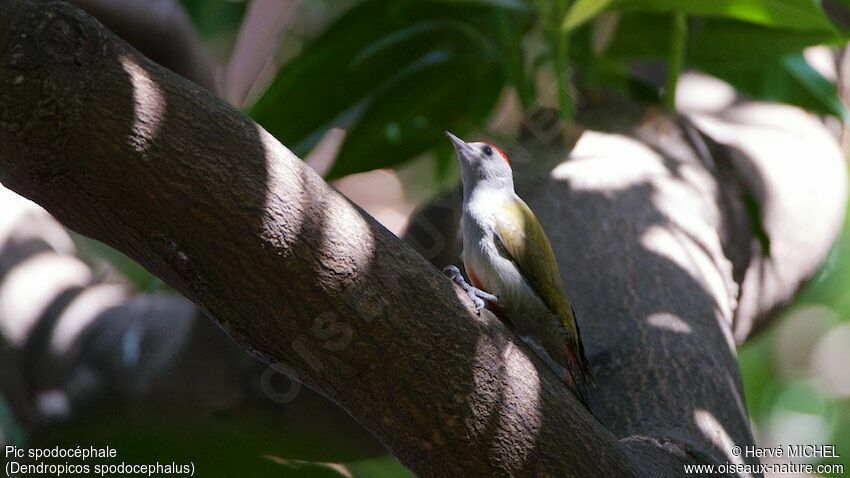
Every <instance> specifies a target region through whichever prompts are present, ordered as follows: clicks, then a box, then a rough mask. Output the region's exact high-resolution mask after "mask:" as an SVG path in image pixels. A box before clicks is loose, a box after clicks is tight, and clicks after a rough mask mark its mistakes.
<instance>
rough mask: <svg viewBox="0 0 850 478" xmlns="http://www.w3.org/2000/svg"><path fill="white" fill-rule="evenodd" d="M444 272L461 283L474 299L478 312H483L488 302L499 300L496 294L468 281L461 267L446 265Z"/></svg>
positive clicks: (458, 283) (467, 293)
mask: <svg viewBox="0 0 850 478" xmlns="http://www.w3.org/2000/svg"><path fill="white" fill-rule="evenodd" d="M443 274H445V275H446V276H448V278H449V279H451V280H452V282H454V283H455V284H457V285H459V286H460V288H461V289H463V290H464V292H466V295H467V296H469V299H470V300H472V303H473V304H474V305H475V312H476V313H478V314H481V309H483V308H484V306H486V305H487V303H488V302H490V303H493V304H497V303H498V302H499V298H498V297H496V296H495V295H493V294H491V293H489V292H487V291H483V290H481V289H478V288H476V287H474V286H473V285H472V284H470V283H469V282H466V279H464V278H463V274H461V273H460V269H458V268H457V267H456V266H448V267H446V268H445V269H443Z"/></svg>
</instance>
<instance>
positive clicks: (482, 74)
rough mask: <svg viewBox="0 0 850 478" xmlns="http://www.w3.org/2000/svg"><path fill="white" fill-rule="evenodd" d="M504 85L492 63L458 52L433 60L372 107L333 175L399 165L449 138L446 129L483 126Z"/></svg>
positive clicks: (352, 132)
mask: <svg viewBox="0 0 850 478" xmlns="http://www.w3.org/2000/svg"><path fill="white" fill-rule="evenodd" d="M504 85H505V79H504V76H503V74H502V70H501V69H500V68H499V66H498V64H496V63H493V62H491V63H486V62H481V61H476V58H474V57H470V56H457V57H452V58H447V59H446V60H445V61H442V62H434V63H431V64H428V65H427V67H425V68H423V69H421V70H419V71H417V73H416V74H415V75H409V76H408V77H406V78H405V79H404V80H402V81H400V82H399V83H398V84H397V85H395V86H394V87H393V88H391V89H389V90H388V91H386V92H385V93H384V94H382V95H381V96H380V97H378V98H377V99H376V100H375V101H374V102H373V103H372V104H370V105H369V107H368V108H367V109H366V111H365V112H364V113H363V115H362V118H361V119H360V120H359V121H358V122H357V124H356V125H355V126H354V127H353V128H352V129H351V130H350V131H349V133H348V135H347V137H346V140H345V142H344V144H343V146H342V150H341V151H340V154H339V158H338V159H337V161H336V163H335V164H334V165H333V167H332V168H331V171H330V172H329V173H328V178H329V179H332V178H338V177H341V176H345V175H348V174H353V173H358V172H363V171H369V170H373V169H378V168H388V167H393V166H397V165H399V164H401V163H403V162H404V161H406V160H408V159H410V158H413V157H415V156H417V155H420V154H422V153H424V152H426V151H428V150H430V149H431V148H433V147H434V146H435V145H438V144H440V143H441V142H444V141H446V138H445V133H444V131H445V130H446V129H452V130H456V131H459V132H461V133H462V132H464V131H468V130H469V129H471V128H472V127H475V126H477V125H480V124H481V122H482V121H483V120H484V119H485V118H486V117H487V116H488V115H489V113H490V111H491V110H492V108H493V106H494V105H495V103H496V100H497V99H498V96H499V92H500V91H501V90H502V88H503V87H504Z"/></svg>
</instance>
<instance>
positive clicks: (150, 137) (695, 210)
mask: <svg viewBox="0 0 850 478" xmlns="http://www.w3.org/2000/svg"><path fill="white" fill-rule="evenodd" d="M0 85H2V88H0V181H2V182H3V184H4V185H6V186H8V187H10V188H11V189H13V190H15V191H17V192H18V193H20V194H22V195H24V196H26V197H29V198H31V199H33V200H34V201H36V202H37V203H39V204H40V205H42V206H44V207H45V208H46V209H47V210H48V211H50V212H51V213H52V214H54V215H55V216H56V217H57V218H59V219H60V220H61V221H62V222H63V223H65V224H66V225H68V226H70V227H71V228H73V229H75V230H77V231H79V232H82V233H83V234H86V235H89V236H92V237H95V238H97V239H100V240H103V241H104V242H106V243H108V244H110V245H113V246H114V247H116V248H118V249H120V250H122V251H124V252H126V253H128V254H129V255H130V256H131V257H133V258H134V259H136V260H138V261H139V262H140V263H142V264H143V265H145V266H146V267H148V268H149V269H150V270H152V271H154V272H155V273H157V274H158V275H159V276H160V277H162V278H163V279H164V280H166V281H167V282H168V283H169V284H171V285H172V286H174V287H175V288H177V289H178V290H180V291H181V292H182V293H184V294H185V295H186V297H188V298H189V299H191V300H192V301H194V302H195V303H196V304H198V305H199V306H200V307H202V308H203V309H204V310H205V311H206V312H208V313H209V314H210V315H211V316H212V317H213V318H215V320H217V321H218V322H219V323H220V324H221V325H222V326H223V327H224V328H225V329H226V330H227V331H228V332H229V333H230V334H231V335H232V336H233V337H234V338H235V339H236V340H237V342H239V343H240V344H242V346H243V347H245V348H246V349H247V350H249V351H251V352H252V353H253V354H255V355H256V356H258V357H260V358H262V359H263V360H266V361H268V362H272V363H280V364H281V366H283V367H286V370H288V371H289V373H292V374H295V375H296V376H297V377H298V378H299V379H300V380H302V381H303V382H304V383H306V384H307V385H308V386H310V387H311V388H313V389H315V390H317V391H319V392H320V393H322V394H324V395H326V396H328V397H330V398H331V399H333V400H334V401H335V402H336V403H337V404H339V405H340V406H341V407H342V408H343V409H345V410H346V411H347V412H348V413H350V414H351V415H352V416H353V417H354V418H355V419H357V420H358V421H359V422H360V423H361V424H362V425H363V426H364V427H365V428H366V429H367V430H369V431H370V432H372V433H373V434H374V435H375V436H376V437H377V438H378V439H379V440H381V442H382V443H384V444H385V445H386V446H387V448H388V449H389V450H390V451H391V452H393V453H394V454H395V455H396V456H398V457H399V458H400V459H401V461H402V462H403V463H404V464H406V465H407V466H409V467H410V468H411V469H412V470H413V471H415V472H417V473H418V474H421V475H423V476H493V475H502V474H512V475H525V476H631V475H642V476H679V475H680V474H681V473H682V468H681V464H682V463H691V462H725V461H728V460H734V457H731V456H729V449H730V447H731V446H732V444H738V445H741V446H745V445H748V444H751V443H752V437H751V436H750V432H749V427H748V423H747V417H746V412H745V408H744V403H743V399H742V394H741V390H740V377H739V374H738V371H737V365H736V361H735V353H734V342H733V339H732V333H731V325H732V320H733V317H734V315H735V314H736V311H737V301H736V299H737V297H738V294H739V293H738V286H739V285H740V284H741V283H742V282H741V281H740V280H739V277H741V276H742V274H741V273H740V272H736V271H738V270H740V267H739V266H738V264H745V265H746V264H749V263H751V259H752V257H753V253H752V249H751V248H750V246H751V245H752V241H751V239H752V238H753V237H754V236H756V235H757V234H754V233H753V232H752V229H751V224H752V223H751V221H750V216H748V215H747V213H746V212H744V211H746V208H745V207H741V204H742V199H741V197H740V194H739V193H740V192H741V191H742V190H750V189H748V188H750V186H746V185H745V186H742V185H741V184H738V183H737V182H736V181H735V180H733V179H730V178H729V177H727V176H724V173H723V170H722V169H721V168H722V167H721V166H718V165H712V164H707V163H706V158H705V157H702V156H700V155H696V154H694V153H693V151H694V148H691V147H683V146H682V145H688V144H690V143H689V142H688V141H689V140H688V133H687V132H688V128H679V127H678V126H677V125H676V124H675V123H672V122H670V121H668V120H666V119H665V118H663V117H661V116H653V117H651V118H649V119H650V121H648V122H643V121H640V122H638V124H641V125H643V126H641V127H639V128H631V129H630V130H629V131H630V135H631V137H628V136H625V135H622V134H621V135H612V134H604V133H590V134H586V135H585V136H584V137H583V138H582V140H581V141H580V142H579V144H578V145H577V146H576V149H575V151H574V152H573V154H572V159H571V160H570V161H566V162H563V161H559V160H558V158H559V157H560V158H563V154H562V153H563V152H561V154H560V156H559V155H558V154H554V155H553V157H554V159H553V162H552V164H551V165H547V164H544V166H546V167H544V168H536V169H537V171H538V172H536V173H533V174H532V173H529V174H528V175H527V177H525V178H524V179H523V180H522V181H521V182H522V185H523V187H522V190H523V191H526V192H527V193H528V194H526V196H527V198H528V199H529V202H530V203H531V205H532V207H533V208H534V209H535V210H537V211H538V212H539V215H540V219H541V221H542V222H543V223H544V226H546V227H547V230H548V231H549V233H550V236H551V238H552V240H553V243H554V244H555V246H556V250H557V251H558V253H559V261H560V265H561V268H562V271H564V272H565V274H564V280H565V283H566V285H567V287H568V289H569V290H570V292H571V293H572V295H573V296H574V297H575V300H576V309H577V312H578V314H579V317H580V320H581V323H582V328H583V331H584V334H585V336H586V340H587V344H586V348H587V350H588V352H589V355H590V359H591V362H592V363H593V364H594V368H595V371H596V374H597V377H598V385H597V387H596V388H595V389H594V390H593V397H594V399H595V401H596V402H597V410H596V412H597V416H598V420H597V419H595V418H594V417H592V416H590V415H589V414H588V413H587V411H586V410H584V409H583V408H582V407H581V406H580V405H579V404H578V402H577V401H576V400H575V399H574V398H573V397H572V396H571V395H570V394H569V393H568V392H567V391H566V390H565V388H564V387H563V385H562V384H561V383H559V382H558V380H557V379H556V377H554V376H553V375H552V374H551V373H549V372H547V371H546V369H545V367H541V366H540V364H539V363H537V361H536V360H535V359H534V358H533V355H532V354H530V353H528V351H527V350H526V349H525V348H524V347H523V346H522V345H521V344H520V343H519V342H518V341H517V340H516V338H515V337H514V336H513V335H512V334H511V332H510V331H509V330H508V329H507V328H506V327H505V326H504V325H503V324H501V323H500V322H499V321H498V320H496V319H495V318H494V317H492V316H490V315H489V314H485V315H482V316H480V317H478V316H476V315H475V314H474V313H471V312H470V307H469V306H470V304H469V303H468V301H467V300H466V299H465V298H464V297H463V294H462V293H461V292H460V291H459V290H456V289H454V288H453V287H452V285H451V283H450V282H449V281H448V280H446V279H445V278H444V277H442V275H441V274H440V273H439V272H438V271H437V269H436V268H434V267H433V266H431V265H430V264H429V263H428V262H427V261H426V260H425V259H424V258H423V257H422V256H421V255H419V254H417V253H416V252H415V251H413V250H412V249H411V248H410V247H408V246H406V245H404V244H403V243H402V242H401V241H399V240H398V239H396V238H395V237H394V236H392V235H391V234H390V233H389V232H387V231H386V230H385V229H383V228H382V227H381V226H380V225H378V224H377V223H376V222H375V221H374V220H372V219H371V218H370V217H368V216H367V215H365V214H364V213H362V212H361V211H360V210H359V209H358V208H356V207H354V206H353V205H351V204H350V203H348V202H347V201H346V200H345V199H344V198H342V197H340V196H339V195H338V194H337V193H336V192H334V191H333V190H332V189H331V188H329V187H328V186H327V185H326V184H325V183H324V182H323V181H322V180H321V179H320V178H319V177H317V176H316V175H315V174H314V173H312V172H311V171H310V170H309V169H307V168H305V167H304V165H303V164H302V163H301V162H300V161H299V160H298V159H297V158H295V157H294V156H293V155H292V154H291V153H290V152H289V151H288V150H286V149H285V148H283V147H282V146H281V145H280V144H279V143H277V142H276V141H275V140H274V139H273V138H271V137H270V136H269V135H268V134H267V133H266V132H264V131H263V130H262V129H261V128H259V127H258V126H257V125H256V124H254V123H253V122H251V121H250V120H248V119H246V118H245V117H243V116H242V115H241V114H240V113H239V112H237V111H236V110H234V109H232V108H230V107H229V106H227V105H225V104H224V103H222V102H221V101H219V100H218V99H216V98H215V97H213V96H212V95H211V94H210V93H208V92H206V91H205V90H202V89H201V88H199V87H198V86H196V85H194V84H192V83H190V82H188V81H185V80H184V79H182V78H179V77H177V76H176V75H174V74H172V73H170V72H169V71H167V70H165V69H164V68H162V67H160V66H158V65H156V64H154V63H152V62H150V61H149V60H147V59H145V58H143V57H142V56H141V55H140V54H138V52H136V51H135V50H133V49H132V48H130V47H128V46H127V45H126V44H124V43H123V42H122V41H120V40H118V39H117V38H115V37H114V36H113V35H112V34H111V33H109V32H108V31H106V30H105V29H103V27H101V26H100V25H99V24H98V23H97V22H95V21H94V20H92V19H91V18H89V17H88V16H86V15H85V14H83V13H81V12H80V11H79V10H76V9H74V8H72V7H70V6H68V5H66V4H61V3H55V2H35V1H33V0H9V1H5V2H3V3H0ZM293 120H297V119H293ZM644 138H652V139H650V140H646V139H644ZM639 139H640V140H643V141H639ZM835 156H836V157H838V158H839V161H838V162H839V163H840V156H839V155H837V154H836V155H835ZM834 159H835V158H834V157H828V158H815V161H814V162H818V161H819V162H818V165H815V166H812V164H809V165H808V167H810V168H813V169H816V170H817V171H818V174H819V175H822V176H823V177H828V176H833V177H840V178H841V181H840V184H837V183H833V184H831V185H830V186H829V187H831V188H832V189H831V190H828V191H826V192H825V193H824V194H822V195H821V198H822V200H823V201H824V204H827V203H828V204H834V203H836V202H838V201H842V200H843V199H844V194H845V191H844V186H845V185H844V172H843V169H841V168H840V167H835V164H834ZM730 163H731V162H730ZM821 163H823V164H821ZM550 166H551V167H550ZM733 170H734V168H732V169H727V170H726V173H725V174H727V175H728V174H732V172H733ZM540 171H542V172H545V174H539V172H540ZM836 171H838V172H836ZM776 184H777V183H775V182H765V183H764V184H762V186H764V189H763V191H769V192H771V193H772V194H771V195H769V196H770V197H773V194H776V195H779V196H782V197H784V196H783V195H784V194H788V192H789V191H788V190H787V189H782V190H773V188H774V187H775V185H776ZM835 211H839V213H838V214H836V213H835ZM827 214H829V217H827V218H826V219H825V220H826V221H827V222H828V223H829V225H830V226H831V227H830V228H827V229H826V230H827V232H828V233H831V234H832V237H824V238H823V239H822V240H820V241H818V244H817V245H816V246H813V247H812V248H811V249H812V250H814V251H815V252H813V253H812V254H810V255H811V257H812V258H813V260H814V259H817V260H818V262H819V261H820V260H822V259H823V256H824V255H825V251H826V249H828V244H830V243H831V242H832V239H833V237H834V233H835V230H837V226H834V224H835V223H836V222H837V223H840V216H841V214H840V208H836V207H835V206H834V205H833V209H831V210H830V211H828V213H827ZM835 216H839V217H838V219H836V217H835ZM797 219H800V220H803V219H804V218H797ZM821 219H823V218H821ZM447 237H450V236H447ZM445 242H446V243H450V242H451V241H445ZM739 256H740V257H739ZM811 267H812V268H813V267H814V266H811ZM744 270H746V267H745V269H744ZM799 275H800V277H794V278H793V280H792V281H791V283H792V285H791V286H790V287H789V290H790V289H793V290H796V288H797V287H799V283H800V282H801V281H802V280H803V279H805V277H804V275H805V274H802V273H801V274H799ZM743 284H744V285H746V282H743ZM743 292H744V293H746V287H745V288H744V289H743ZM774 305H775V304H774ZM759 310H761V309H759Z"/></svg>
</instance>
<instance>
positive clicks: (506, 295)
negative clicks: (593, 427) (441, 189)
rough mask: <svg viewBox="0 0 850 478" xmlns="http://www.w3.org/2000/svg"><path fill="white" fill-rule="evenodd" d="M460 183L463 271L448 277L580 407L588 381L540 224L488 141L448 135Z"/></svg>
mask: <svg viewBox="0 0 850 478" xmlns="http://www.w3.org/2000/svg"><path fill="white" fill-rule="evenodd" d="M446 135H447V136H448V137H449V139H450V140H451V141H452V143H453V144H454V147H455V151H456V152H457V157H458V160H459V161H460V169H461V177H462V181H463V219H462V230H463V253H462V255H461V257H462V262H463V267H464V269H465V270H466V275H467V276H468V277H469V281H470V282H471V284H469V283H467V282H466V280H465V279H464V278H463V276H462V275H461V273H460V270H459V269H458V268H457V267H455V266H449V267H447V268H446V274H447V275H448V276H449V277H450V278H451V279H452V280H453V281H454V282H455V283H457V284H458V285H459V286H461V287H462V288H463V289H464V291H466V293H467V295H468V296H469V297H470V299H472V302H473V303H474V304H475V308H476V310H477V311H478V312H479V313H480V311H481V309H482V308H484V307H485V306H486V307H487V308H488V309H490V310H492V311H493V312H494V313H495V314H496V315H497V316H499V317H501V318H502V319H505V320H507V321H509V322H510V323H511V324H512V325H513V327H514V329H515V331H516V333H517V334H518V335H519V336H520V338H522V340H523V341H524V342H525V343H527V344H528V345H529V346H530V347H531V348H532V349H533V350H534V352H535V353H536V354H537V355H539V356H540V357H541V358H542V359H543V361H544V362H546V364H547V365H548V366H549V368H551V369H552V370H553V371H554V372H555V373H556V374H557V375H558V376H559V377H560V378H561V380H563V381H564V382H565V383H566V384H567V385H568V386H569V387H570V389H572V391H573V392H574V393H575V395H576V396H577V397H578V398H579V400H581V402H582V403H583V404H584V405H585V407H589V404H590V401H589V396H588V391H587V387H588V384H589V383H591V382H592V381H593V373H592V371H591V368H590V362H588V360H587V357H586V356H585V353H584V347H583V346H582V342H581V335H580V333H579V328H578V323H577V322H576V318H575V313H574V312H573V308H572V305H571V303H570V299H569V297H568V296H567V294H566V292H565V291H564V288H563V285H562V284H561V275H560V273H559V272H558V264H557V262H556V261H555V253H554V251H553V250H552V245H551V244H550V243H549V238H548V237H546V233H545V232H544V231H543V227H542V226H541V225H540V221H538V220H537V217H536V216H535V215H534V213H533V212H532V211H531V209H530V208H529V207H528V205H527V204H526V203H525V201H523V200H522V199H521V198H520V197H519V196H517V194H516V193H515V192H514V180H513V173H512V171H511V166H510V162H509V160H508V157H507V156H506V155H505V153H503V152H502V151H501V150H499V148H497V147H496V146H494V145H493V144H490V143H486V142H479V143H467V142H465V141H463V140H462V139H460V138H458V137H457V136H455V135H453V134H452V133H450V132H448V131H446Z"/></svg>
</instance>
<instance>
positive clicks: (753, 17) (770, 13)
mask: <svg viewBox="0 0 850 478" xmlns="http://www.w3.org/2000/svg"><path fill="white" fill-rule="evenodd" d="M610 8H611V9H612V10H618V11H622V12H629V11H638V12H655V13H672V12H684V13H687V14H688V15H695V16H707V17H723V18H731V19H736V20H741V21H745V22H749V23H756V24H759V25H765V26H770V27H781V28H789V29H794V30H825V31H835V26H834V25H833V24H832V22H831V21H830V20H829V18H828V17H827V16H826V14H825V13H824V11H823V10H822V9H821V8H820V6H819V5H818V3H816V2H814V1H813V0H614V3H613V4H612V5H611V7H610Z"/></svg>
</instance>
